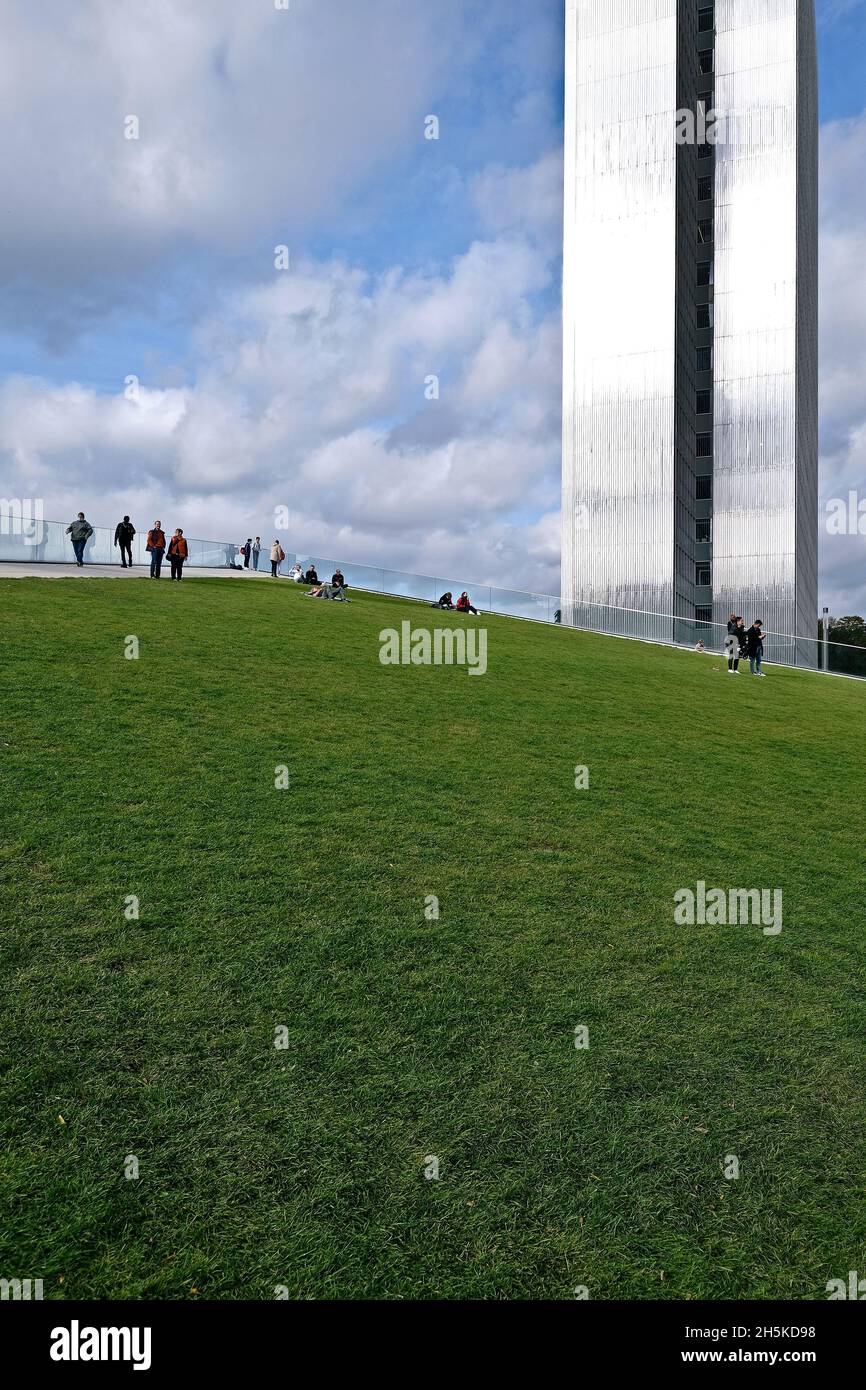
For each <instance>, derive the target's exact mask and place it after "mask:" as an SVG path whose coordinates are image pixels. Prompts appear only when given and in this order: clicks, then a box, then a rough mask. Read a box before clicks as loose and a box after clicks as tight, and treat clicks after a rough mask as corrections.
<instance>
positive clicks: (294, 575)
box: [289, 560, 304, 584]
mask: <svg viewBox="0 0 866 1390" xmlns="http://www.w3.org/2000/svg"><path fill="white" fill-rule="evenodd" d="M289 578H290V579H291V581H292V583H293V584H303V582H304V571H303V570H302V569H301V567H300V565H299V564H298V562H297V560H296V561H295V563H294V564H293V565H292V568H291V569H290V570H289Z"/></svg>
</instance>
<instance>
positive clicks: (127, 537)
mask: <svg viewBox="0 0 866 1390" xmlns="http://www.w3.org/2000/svg"><path fill="white" fill-rule="evenodd" d="M134 535H135V527H134V526H133V524H132V522H131V521H130V519H129V517H128V516H125V517H124V518H123V520H122V521H118V523H117V525H116V526H115V528H114V544H115V545H119V546H120V563H121V565H122V566H123V568H124V569H127V563H126V562H127V560H129V565H128V568H129V569H132V538H133V536H134Z"/></svg>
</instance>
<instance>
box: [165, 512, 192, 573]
mask: <svg viewBox="0 0 866 1390" xmlns="http://www.w3.org/2000/svg"><path fill="white" fill-rule="evenodd" d="M188 555H189V546H188V545H187V543H186V540H185V538H184V534H183V531H181V529H180V527H179V526H178V528H177V530H176V531H175V533H174V535H173V536H172V538H171V540H170V541H169V543H168V558H169V562H170V564H171V577H172V579H173V580H174V579H176V580H177V582H178V584H179V583H180V581H181V580H182V579H183V562H184V560H185V559H186V558H187V556H188Z"/></svg>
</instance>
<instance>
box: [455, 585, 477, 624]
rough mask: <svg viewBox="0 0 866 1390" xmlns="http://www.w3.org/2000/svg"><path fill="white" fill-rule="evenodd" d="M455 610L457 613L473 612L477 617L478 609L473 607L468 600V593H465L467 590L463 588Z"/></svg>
mask: <svg viewBox="0 0 866 1390" xmlns="http://www.w3.org/2000/svg"><path fill="white" fill-rule="evenodd" d="M457 612H458V613H474V614H475V616H476V618H477V617H478V609H477V608H474V607H473V606H472V604H471V602H470V600H469V595H468V594H467V592H466V590H465V589H464V590H463V593H462V594H461V595H460V597H459V599H458V600H457Z"/></svg>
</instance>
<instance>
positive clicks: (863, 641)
mask: <svg viewBox="0 0 866 1390" xmlns="http://www.w3.org/2000/svg"><path fill="white" fill-rule="evenodd" d="M830 641H831V642H844V643H845V645H846V646H848V647H866V619H863V618H858V617H848V618H831V619H830Z"/></svg>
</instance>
